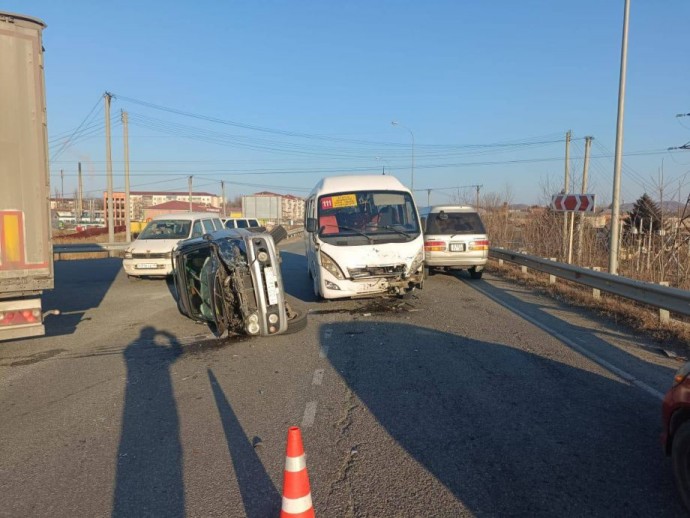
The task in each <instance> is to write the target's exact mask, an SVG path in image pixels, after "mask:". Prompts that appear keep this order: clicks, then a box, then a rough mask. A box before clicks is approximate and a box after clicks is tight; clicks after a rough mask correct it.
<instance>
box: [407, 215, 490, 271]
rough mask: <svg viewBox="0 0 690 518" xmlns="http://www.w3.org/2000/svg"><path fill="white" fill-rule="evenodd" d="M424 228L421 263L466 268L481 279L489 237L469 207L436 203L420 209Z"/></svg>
mask: <svg viewBox="0 0 690 518" xmlns="http://www.w3.org/2000/svg"><path fill="white" fill-rule="evenodd" d="M420 216H421V218H422V226H423V230H424V263H425V265H426V270H425V272H426V273H427V274H428V273H429V271H430V270H433V269H434V268H443V269H454V270H458V269H461V270H462V269H466V270H468V271H469V273H470V277H472V278H473V279H481V278H482V273H483V270H484V266H485V265H486V262H487V260H488V259H489V238H488V236H487V235H486V229H485V228H484V223H482V220H481V218H480V216H479V213H478V212H477V211H476V210H475V209H473V208H472V207H465V206H459V205H435V206H432V207H426V208H424V209H422V210H420Z"/></svg>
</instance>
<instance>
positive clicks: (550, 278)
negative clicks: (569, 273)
mask: <svg viewBox="0 0 690 518" xmlns="http://www.w3.org/2000/svg"><path fill="white" fill-rule="evenodd" d="M555 260H556V258H555V257H549V261H555ZM549 284H556V276H555V275H551V274H549Z"/></svg>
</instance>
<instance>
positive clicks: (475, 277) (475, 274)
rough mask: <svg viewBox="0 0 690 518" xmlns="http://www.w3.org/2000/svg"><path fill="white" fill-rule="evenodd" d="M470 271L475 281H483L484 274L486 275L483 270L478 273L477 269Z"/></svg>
mask: <svg viewBox="0 0 690 518" xmlns="http://www.w3.org/2000/svg"><path fill="white" fill-rule="evenodd" d="M469 271H470V277H472V278H473V279H481V278H482V274H483V273H484V271H483V270H480V271H477V269H476V268H475V267H472V268H470V270H469Z"/></svg>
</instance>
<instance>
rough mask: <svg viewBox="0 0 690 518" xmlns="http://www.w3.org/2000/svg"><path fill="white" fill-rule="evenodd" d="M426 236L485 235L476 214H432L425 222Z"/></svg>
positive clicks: (482, 225)
mask: <svg viewBox="0 0 690 518" xmlns="http://www.w3.org/2000/svg"><path fill="white" fill-rule="evenodd" d="M426 233H427V234H486V230H485V229H484V224H483V223H482V220H481V219H480V218H479V214H477V213H476V212H434V213H432V214H429V217H428V218H427V220H426Z"/></svg>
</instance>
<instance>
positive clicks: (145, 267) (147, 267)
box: [136, 263, 158, 270]
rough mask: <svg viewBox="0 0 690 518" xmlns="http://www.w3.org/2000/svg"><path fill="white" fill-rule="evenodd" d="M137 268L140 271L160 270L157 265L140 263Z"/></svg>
mask: <svg viewBox="0 0 690 518" xmlns="http://www.w3.org/2000/svg"><path fill="white" fill-rule="evenodd" d="M136 268H138V269H139V270H155V269H156V268H158V265H157V264H156V263H140V264H137V265H136Z"/></svg>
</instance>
